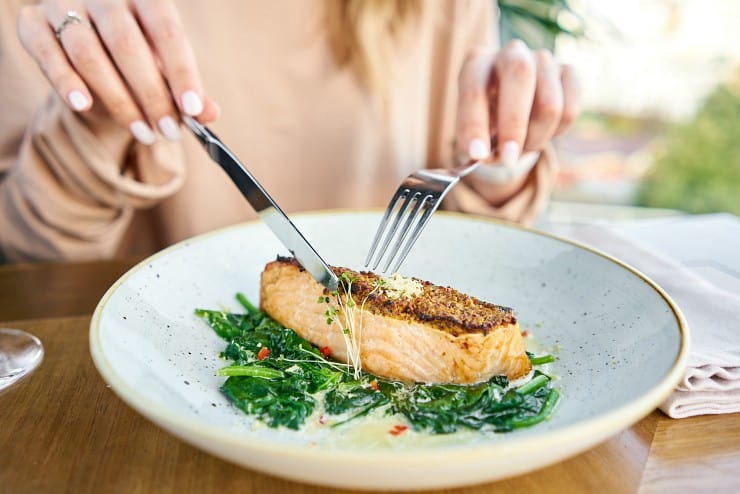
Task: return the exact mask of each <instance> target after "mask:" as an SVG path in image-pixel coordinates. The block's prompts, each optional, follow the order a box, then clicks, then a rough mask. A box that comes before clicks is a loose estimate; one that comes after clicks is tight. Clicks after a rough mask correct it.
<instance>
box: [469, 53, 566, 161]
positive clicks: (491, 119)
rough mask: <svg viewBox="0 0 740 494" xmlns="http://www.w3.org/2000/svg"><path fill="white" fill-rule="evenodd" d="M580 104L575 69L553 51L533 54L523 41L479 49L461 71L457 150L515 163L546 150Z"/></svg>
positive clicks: (477, 157)
mask: <svg viewBox="0 0 740 494" xmlns="http://www.w3.org/2000/svg"><path fill="white" fill-rule="evenodd" d="M579 106H580V87H579V84H578V80H577V77H576V75H575V72H574V70H573V68H572V67H570V66H568V65H564V64H559V63H558V62H557V61H556V60H555V59H554V58H553V56H552V54H551V53H550V52H549V51H547V50H537V51H534V52H533V51H532V50H530V49H529V48H528V47H527V45H525V44H524V43H523V42H522V41H519V40H514V41H511V42H509V43H508V44H506V46H504V47H503V48H502V49H501V50H499V51H498V52H496V51H494V50H491V49H488V48H480V49H476V50H474V51H472V52H471V53H470V54H469V55H468V57H467V58H466V59H465V62H464V64H463V66H462V69H461V70H460V75H459V102H458V113H457V131H456V134H457V135H456V141H457V142H456V145H457V149H458V150H459V151H460V152H462V153H465V154H467V157H468V158H470V159H474V160H479V159H485V158H489V159H491V160H492V161H493V162H498V163H499V164H500V166H504V167H509V168H511V167H514V166H515V165H516V163H517V161H518V160H519V158H520V156H521V155H522V153H525V152H529V151H542V150H543V149H544V148H545V146H546V144H547V143H548V142H549V141H550V140H551V139H552V138H553V137H555V136H558V135H560V134H563V133H564V132H565V131H566V130H567V129H568V128H569V127H570V125H571V124H572V123H573V121H574V120H575V118H576V116H577V115H578V113H579V110H580V109H579ZM494 136H495V139H493V137H494ZM492 144H493V145H494V146H495V148H494V149H491V145H492Z"/></svg>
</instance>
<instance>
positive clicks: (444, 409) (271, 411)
mask: <svg viewBox="0 0 740 494" xmlns="http://www.w3.org/2000/svg"><path fill="white" fill-rule="evenodd" d="M237 300H238V301H239V302H240V303H241V305H242V306H243V307H244V309H245V310H246V312H245V313H244V314H236V313H232V312H225V311H216V310H206V309H196V311H195V313H196V315H197V316H198V317H200V318H202V319H203V320H205V321H206V322H207V323H208V324H209V325H210V326H211V328H213V330H214V331H215V332H216V334H218V335H219V336H220V337H221V338H223V339H224V340H226V341H227V345H226V348H225V349H224V350H223V352H221V357H222V358H224V359H226V360H229V361H231V364H230V365H228V366H227V367H224V368H222V369H220V370H219V371H218V374H219V375H221V376H227V379H226V381H225V382H224V384H223V385H222V386H221V391H222V392H223V393H224V394H225V395H226V396H227V397H228V399H229V400H230V401H231V402H232V403H233V404H234V405H235V406H236V407H238V408H240V409H241V410H243V411H244V412H245V413H247V414H249V415H254V416H256V417H257V418H259V419H260V420H261V421H263V422H265V423H266V424H267V425H269V426H270V427H279V426H284V427H288V428H290V429H298V428H300V427H301V426H302V425H303V424H304V423H305V422H306V419H307V418H308V417H309V416H311V415H312V414H313V413H314V412H315V411H316V409H317V407H318V408H319V409H320V410H322V412H321V413H322V419H321V420H322V422H323V423H325V424H327V425H330V426H332V427H337V426H339V425H342V424H345V423H347V422H349V421H352V420H354V419H356V418H359V417H362V416H365V415H367V414H368V413H370V412H371V411H373V410H375V409H379V410H381V411H383V413H386V414H390V415H394V414H395V415H400V416H402V417H404V418H405V419H406V421H407V422H408V423H409V425H410V426H411V427H412V428H413V429H414V430H416V431H420V432H421V431H423V432H428V433H434V434H447V433H452V432H455V431H457V430H459V429H461V428H469V429H475V430H488V431H495V432H508V431H511V430H514V429H519V428H522V427H530V426H532V425H535V424H538V423H540V422H542V421H543V420H546V419H547V418H548V417H549V416H550V415H551V414H552V411H553V409H554V408H555V405H556V404H557V401H558V399H559V393H558V392H557V391H556V390H555V389H553V388H552V387H551V385H550V384H551V383H550V381H551V380H550V377H549V376H547V375H546V374H544V373H542V372H540V371H539V370H536V371H535V373H534V376H533V378H532V379H531V380H530V381H528V382H527V383H526V384H524V385H522V386H519V387H517V388H512V387H510V386H509V381H508V379H507V378H506V376H495V377H493V378H491V379H490V380H489V381H487V382H483V383H477V384H472V385H455V384H407V383H402V382H398V381H392V380H389V379H384V378H381V377H378V376H374V375H372V374H369V373H366V372H363V373H362V375H361V376H360V378H359V379H355V378H354V376H353V374H352V372H350V370H351V369H350V368H349V366H347V365H346V364H342V363H339V362H334V361H332V360H330V359H329V358H327V357H326V356H325V353H327V352H325V351H324V349H320V348H317V347H316V346H314V345H312V344H311V343H309V342H308V341H306V340H304V339H303V338H301V337H300V336H298V334H296V333H295V332H294V331H292V330H290V329H287V328H284V327H283V326H281V325H280V324H279V323H278V322H276V321H274V320H272V319H271V318H270V317H269V316H267V315H266V314H265V313H263V312H261V311H260V310H259V309H257V308H256V307H255V306H254V305H252V304H251V303H250V302H249V300H247V299H246V297H244V295H242V294H237ZM528 355H529V357H530V360H531V361H532V362H533V364H540V363H548V362H552V361H553V360H554V358H553V357H552V356H549V355H545V356H540V357H535V356H534V355H532V354H529V353H528Z"/></svg>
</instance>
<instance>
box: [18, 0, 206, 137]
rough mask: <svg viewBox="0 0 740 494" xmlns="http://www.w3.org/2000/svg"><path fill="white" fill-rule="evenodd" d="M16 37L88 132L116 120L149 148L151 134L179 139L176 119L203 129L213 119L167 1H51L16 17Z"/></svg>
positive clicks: (30, 8)
mask: <svg viewBox="0 0 740 494" xmlns="http://www.w3.org/2000/svg"><path fill="white" fill-rule="evenodd" d="M65 19H66V21H65ZM63 23H64V24H63ZM60 26H63V27H61V29H60ZM55 31H56V33H55ZM18 33H19V36H20V39H21V42H22V43H23V46H24V47H25V49H26V50H27V51H28V53H29V54H30V55H31V56H32V57H33V58H34V60H35V61H36V63H37V64H38V65H39V67H40V68H41V70H42V71H43V73H44V75H45V76H46V78H47V79H48V80H49V82H50V83H51V85H52V86H53V88H54V90H55V91H56V92H57V93H58V94H59V96H60V97H61V98H62V99H63V100H64V101H65V102H66V103H67V104H68V105H69V107H70V108H71V109H72V110H74V111H77V112H80V114H81V116H82V117H83V118H84V119H85V120H87V121H88V122H89V124H90V126H91V128H92V129H93V131H95V126H96V125H104V124H105V123H108V124H109V123H110V120H113V121H115V122H116V123H118V124H119V125H122V126H124V127H126V128H128V129H129V131H130V132H131V134H132V135H133V136H134V137H135V138H136V139H138V140H139V141H140V142H142V143H144V144H152V143H153V142H154V140H155V134H154V132H155V131H157V132H159V133H161V134H162V135H163V136H164V137H165V138H167V139H170V140H176V139H178V138H179V137H180V128H179V121H180V119H179V116H178V115H179V114H180V113H182V114H186V115H192V116H197V117H198V119H199V120H201V121H203V122H207V121H210V120H213V119H214V118H215V117H216V115H217V113H218V108H217V106H216V105H215V104H214V103H213V101H211V99H210V98H209V97H208V96H207V95H206V94H205V92H204V90H203V86H202V84H201V81H200V76H199V73H198V68H197V66H196V63H195V57H194V56H193V51H192V49H191V47H190V45H189V43H188V41H187V39H186V38H185V34H184V32H183V29H182V25H181V22H180V18H179V16H178V13H177V11H176V9H175V7H174V5H173V4H172V2H171V1H168V0H158V1H152V0H134V1H130V0H97V1H92V0H91V1H84V0H49V1H45V2H43V3H42V4H40V5H34V6H27V7H24V8H23V9H22V10H21V13H20V15H19V18H18Z"/></svg>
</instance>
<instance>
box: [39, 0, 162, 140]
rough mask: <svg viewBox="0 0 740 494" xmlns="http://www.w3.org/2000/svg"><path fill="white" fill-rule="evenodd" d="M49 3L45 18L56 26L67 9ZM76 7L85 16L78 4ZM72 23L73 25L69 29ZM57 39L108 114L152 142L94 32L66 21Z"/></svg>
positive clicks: (137, 135) (149, 133)
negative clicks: (65, 27)
mask: <svg viewBox="0 0 740 494" xmlns="http://www.w3.org/2000/svg"><path fill="white" fill-rule="evenodd" d="M50 6H51V7H50V8H49V9H47V10H46V11H45V14H46V17H47V21H48V22H49V24H50V25H52V26H58V25H59V24H60V23H61V21H62V19H64V17H65V15H66V13H67V10H66V9H62V8H61V7H59V6H57V5H56V4H55V3H52V4H50ZM76 11H77V12H78V13H79V15H80V16H81V17H83V18H85V16H84V15H83V14H82V12H81V10H80V9H79V8H78V9H77V10H76ZM73 27H74V28H75V29H71V28H73ZM59 41H60V43H61V45H62V47H63V49H64V51H65V53H66V55H67V58H68V60H69V62H70V63H71V65H72V67H73V68H74V70H75V71H76V72H77V74H78V75H79V76H80V77H81V78H82V80H84V81H85V84H86V85H87V87H88V88H89V89H90V91H91V92H92V93H93V94H95V95H96V98H97V99H98V100H99V101H100V102H101V103H102V104H103V106H105V108H106V109H107V110H108V113H109V114H110V116H111V118H112V119H113V120H115V121H116V122H118V123H119V124H120V125H122V126H125V127H127V128H128V129H129V131H130V132H131V134H132V135H133V136H134V137H135V138H136V139H137V140H139V141H140V142H141V143H143V144H147V145H148V144H153V143H154V141H155V139H156V138H155V135H154V132H153V131H152V129H151V127H150V126H149V125H148V124H147V123H146V121H145V119H144V117H143V115H142V112H141V111H140V110H139V108H138V106H137V105H136V102H135V100H134V98H133V97H132V95H131V93H130V92H129V89H128V87H127V86H126V84H125V83H124V81H123V80H122V79H121V77H120V76H119V74H118V72H117V69H116V67H115V66H114V64H113V61H112V60H111V59H110V58H109V56H108V54H107V53H106V51H105V49H104V48H103V45H102V44H101V42H100V39H99V38H98V36H97V34H96V32H95V31H94V30H93V29H91V28H89V27H87V26H83V25H81V24H75V25H70V26H69V27H68V28H67V29H65V30H64V31H63V33H62V34H61V36H60V40H59Z"/></svg>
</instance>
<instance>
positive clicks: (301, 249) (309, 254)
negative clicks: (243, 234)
mask: <svg viewBox="0 0 740 494" xmlns="http://www.w3.org/2000/svg"><path fill="white" fill-rule="evenodd" d="M182 120H183V122H185V125H187V126H188V127H189V128H190V130H192V131H193V134H195V137H197V138H198V140H199V141H200V142H201V144H203V147H205V148H206V151H207V152H208V155H209V156H210V157H211V159H213V161H215V162H216V163H218V164H219V165H220V166H221V168H223V169H224V171H225V172H226V174H227V175H228V176H229V178H230V179H231V181H232V182H234V185H236V187H237V188H238V189H239V191H240V192H241V193H242V195H243V196H244V198H245V199H246V200H247V202H248V203H249V204H250V205H251V206H252V207H253V208H254V210H255V211H256V212H257V214H258V215H259V217H260V219H261V220H262V221H264V222H265V224H267V226H268V227H270V229H271V230H272V232H273V233H274V234H275V236H276V237H277V238H278V239H279V240H280V241H281V242H282V243H283V245H285V247H287V248H288V250H289V251H290V253H291V254H293V256H294V257H295V258H296V259H297V260H298V262H299V263H300V264H301V266H303V268H304V269H305V270H306V271H308V272H309V273H310V274H311V276H313V277H314V279H315V280H316V281H318V282H319V283H321V284H322V285H324V286H325V287H326V288H328V289H329V290H332V291H333V290H336V289H337V286H338V280H337V277H336V275H335V274H334V273H333V272H332V270H331V269H329V266H328V265H327V264H326V263H325V262H324V260H323V259H322V258H321V256H319V254H318V253H317V252H316V250H315V249H314V248H313V247H312V246H311V244H309V243H308V240H306V238H305V237H304V236H303V234H302V233H301V232H300V231H299V230H298V228H296V226H295V225H294V224H293V222H292V221H290V218H288V216H287V215H286V214H285V213H284V212H283V210H282V209H280V206H278V205H277V203H276V202H275V201H274V200H273V198H272V197H270V194H268V193H267V191H266V190H265V189H264V187H262V185H260V183H259V182H258V181H257V179H256V178H254V176H253V175H252V174H251V173H250V172H249V170H247V167H246V166H244V165H243V164H242V163H241V162H240V161H239V160H238V159H237V157H236V156H234V153H232V152H231V151H229V148H227V147H226V146H225V145H224V143H223V142H221V140H220V139H219V138H218V137H216V135H215V134H214V133H213V132H211V131H210V130H209V129H208V128H207V127H205V126H204V125H201V124H200V123H199V122H198V121H197V120H195V119H193V118H190V117H188V116H183V117H182Z"/></svg>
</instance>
